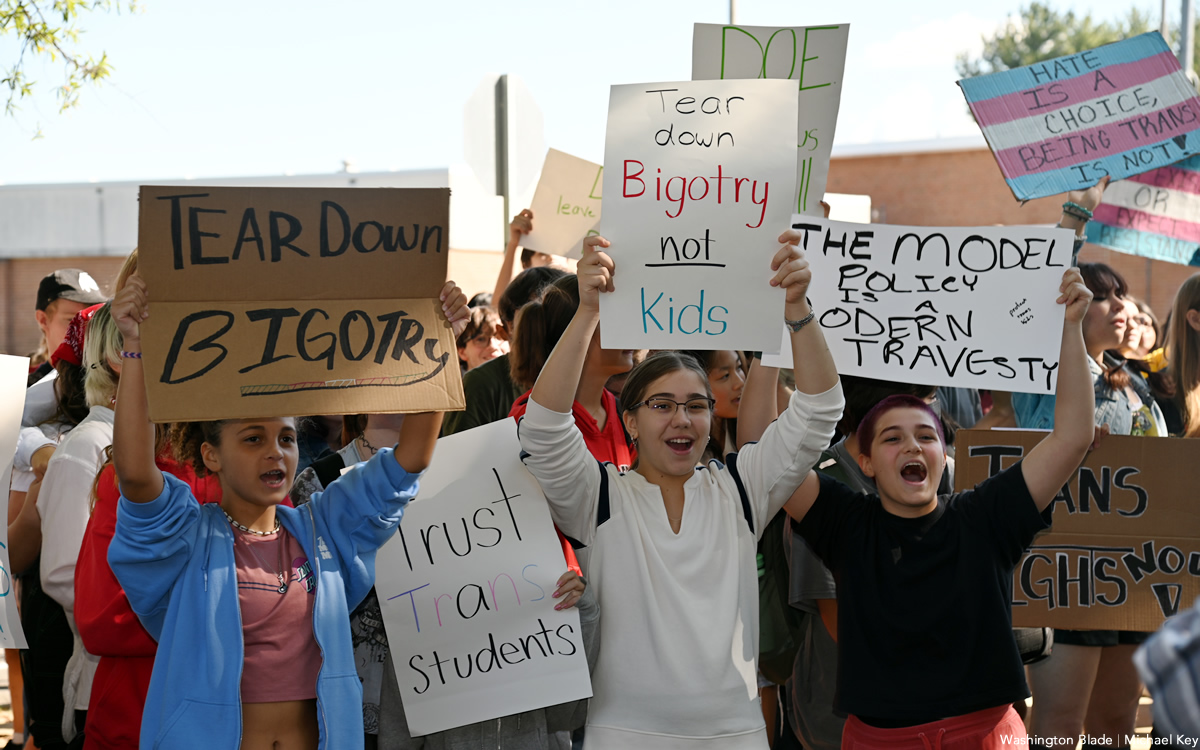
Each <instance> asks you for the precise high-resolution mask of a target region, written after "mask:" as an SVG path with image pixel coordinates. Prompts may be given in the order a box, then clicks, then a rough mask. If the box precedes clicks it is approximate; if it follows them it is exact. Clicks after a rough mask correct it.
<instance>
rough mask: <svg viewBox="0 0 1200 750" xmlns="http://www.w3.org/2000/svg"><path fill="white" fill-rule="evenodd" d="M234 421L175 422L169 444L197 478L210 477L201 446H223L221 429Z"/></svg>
mask: <svg viewBox="0 0 1200 750" xmlns="http://www.w3.org/2000/svg"><path fill="white" fill-rule="evenodd" d="M231 421H233V420H230V419H217V420H213V421H210V422H175V423H172V424H171V426H170V428H169V429H168V435H167V442H168V443H170V446H171V453H172V454H173V455H174V457H175V460H176V461H178V462H179V463H181V464H190V465H191V467H192V469H194V470H195V472H196V476H198V477H206V476H208V475H209V473H210V472H209V470H208V467H207V466H205V465H204V453H203V452H202V451H201V446H203V445H204V444H205V443H208V444H209V445H214V446H216V445H220V444H221V428H223V427H224V426H225V425H226V424H228V423H229V422H231Z"/></svg>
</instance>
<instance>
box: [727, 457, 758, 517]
mask: <svg viewBox="0 0 1200 750" xmlns="http://www.w3.org/2000/svg"><path fill="white" fill-rule="evenodd" d="M747 445H749V443H747ZM737 457H738V454H737V453H730V454H729V455H728V456H727V457H726V458H728V460H729V463H728V464H727V466H728V467H729V474H730V476H732V477H733V483H734V484H736V485H737V491H738V497H739V499H741V501H742V515H744V516H745V517H746V525H747V526H749V527H750V533H751V534H755V531H754V513H753V512H751V509H750V496H749V495H747V494H746V485H745V484H744V483H743V482H742V475H741V474H739V473H738V468H737Z"/></svg>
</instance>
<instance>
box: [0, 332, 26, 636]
mask: <svg viewBox="0 0 1200 750" xmlns="http://www.w3.org/2000/svg"><path fill="white" fill-rule="evenodd" d="M28 375H29V358H28V357H10V356H8V355H5V354H0V392H2V393H4V398H2V399H0V486H3V487H4V492H3V493H0V495H2V496H0V518H8V486H9V484H10V483H11V482H12V465H13V454H14V453H16V450H17V439H18V437H19V435H20V433H21V415H22V413H24V410H25V380H26V378H27V377H28ZM9 570H10V566H9V561H8V526H7V525H5V526H4V528H2V529H0V647H3V648H27V647H28V644H27V642H26V641H25V631H23V630H22V629H21V618H20V616H19V615H18V614H17V593H16V590H15V589H14V587H13V577H12V575H11V574H10V573H9Z"/></svg>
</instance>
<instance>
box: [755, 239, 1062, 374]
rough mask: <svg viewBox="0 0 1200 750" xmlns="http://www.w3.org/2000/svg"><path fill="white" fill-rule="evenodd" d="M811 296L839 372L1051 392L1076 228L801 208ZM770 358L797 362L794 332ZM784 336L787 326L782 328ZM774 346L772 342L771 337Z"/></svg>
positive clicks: (768, 361)
mask: <svg viewBox="0 0 1200 750" xmlns="http://www.w3.org/2000/svg"><path fill="white" fill-rule="evenodd" d="M792 226H793V227H795V228H796V229H800V230H802V231H803V232H804V236H805V239H804V241H803V243H802V249H803V251H804V253H805V257H807V258H808V261H809V264H810V265H811V266H812V273H813V283H812V285H811V286H810V287H809V291H808V297H809V301H810V302H811V304H812V306H813V310H814V311H815V312H816V314H817V321H818V322H820V324H821V327H822V329H823V333H824V334H825V340H826V341H827V342H828V343H829V350H830V352H831V353H832V354H833V358H834V361H835V362H836V363H837V367H838V372H840V373H844V374H847V375H860V376H863V377H868V378H878V379H880V380H890V381H894V382H901V383H922V384H927V385H944V386H961V387H965V388H995V389H998V390H1003V391H1017V392H1023V393H1053V392H1054V386H1055V383H1056V382H1057V373H1058V353H1059V347H1060V345H1061V343H1062V322H1063V308H1062V306H1061V305H1058V304H1056V303H1055V300H1057V299H1058V287H1059V284H1060V283H1061V282H1062V274H1063V271H1065V270H1066V269H1067V268H1068V267H1069V266H1070V265H1071V249H1072V245H1073V242H1074V238H1073V237H1072V234H1071V231H1070V230H1068V229H1051V228H1044V227H941V228H938V227H905V226H897V225H892V224H855V223H850V222H839V221H830V220H828V219H815V218H812V217H809V216H794V217H793V218H792ZM775 330H776V331H777V333H776V334H775V335H776V336H777V337H782V344H779V343H776V344H775V345H774V346H778V347H780V353H779V354H777V355H769V354H768V355H764V356H763V364H765V365H768V366H772V367H791V366H792V351H791V341H790V338H789V337H787V336H783V329H782V326H779V327H778V328H776V329H775ZM776 341H777V342H778V341H779V338H777V339H776ZM773 348H774V347H773Z"/></svg>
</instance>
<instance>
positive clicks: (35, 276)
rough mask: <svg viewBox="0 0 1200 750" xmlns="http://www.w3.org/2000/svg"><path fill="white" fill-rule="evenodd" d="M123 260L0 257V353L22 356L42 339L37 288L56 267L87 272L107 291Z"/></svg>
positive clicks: (32, 349)
mask: <svg viewBox="0 0 1200 750" xmlns="http://www.w3.org/2000/svg"><path fill="white" fill-rule="evenodd" d="M123 262H125V258H124V257H95V256H92V257H87V258H6V259H0V300H3V302H2V303H0V336H3V344H2V346H0V352H3V353H4V354H15V355H19V356H25V355H28V354H31V353H32V352H33V351H34V350H35V349H36V348H37V347H38V344H39V343H40V342H41V338H42V332H41V330H39V329H38V326H37V320H36V319H35V318H34V308H35V307H36V305H37V289H38V284H39V283H40V282H41V280H42V277H43V276H45V275H46V274H48V273H50V272H51V271H54V270H55V269H57V268H80V269H83V270H84V271H87V272H88V273H90V274H91V275H92V278H94V279H95V280H96V283H97V284H99V285H100V288H101V289H102V290H104V292H105V293H106V294H108V293H111V292H112V282H113V280H114V279H116V277H117V272H118V271H119V270H120V269H121V264H122V263H123Z"/></svg>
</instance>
